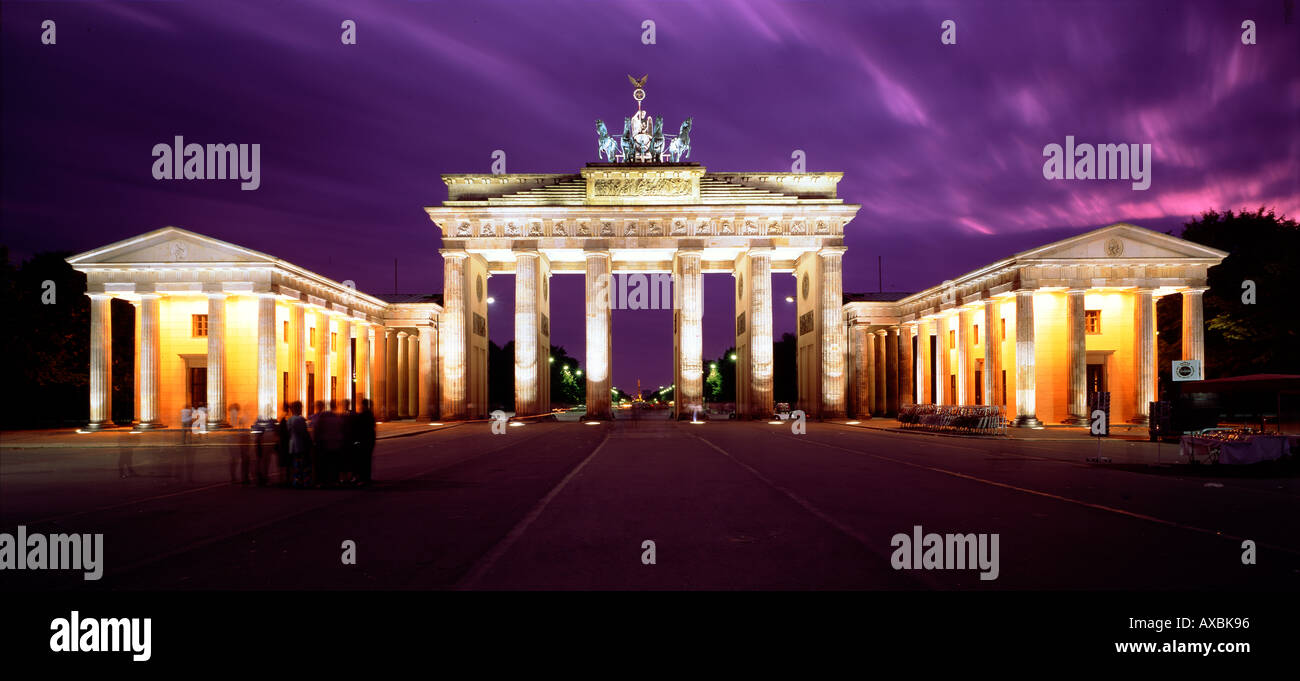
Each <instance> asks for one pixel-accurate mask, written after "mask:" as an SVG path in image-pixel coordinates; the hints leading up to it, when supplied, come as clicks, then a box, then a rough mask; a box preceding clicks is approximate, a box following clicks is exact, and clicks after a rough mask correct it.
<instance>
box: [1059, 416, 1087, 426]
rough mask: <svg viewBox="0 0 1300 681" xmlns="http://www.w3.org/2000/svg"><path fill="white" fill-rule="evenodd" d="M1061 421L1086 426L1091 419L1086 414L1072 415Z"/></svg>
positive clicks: (1071, 424)
mask: <svg viewBox="0 0 1300 681" xmlns="http://www.w3.org/2000/svg"><path fill="white" fill-rule="evenodd" d="M1061 423H1062V424H1063V425H1067V426H1086V425H1088V424H1089V421H1088V418H1087V417H1086V416H1070V417H1067V418H1066V419H1065V420H1064V421H1061Z"/></svg>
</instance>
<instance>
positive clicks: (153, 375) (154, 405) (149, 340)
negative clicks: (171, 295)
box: [135, 293, 164, 430]
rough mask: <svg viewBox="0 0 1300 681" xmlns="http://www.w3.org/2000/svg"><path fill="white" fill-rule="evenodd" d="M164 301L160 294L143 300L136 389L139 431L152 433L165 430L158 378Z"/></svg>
mask: <svg viewBox="0 0 1300 681" xmlns="http://www.w3.org/2000/svg"><path fill="white" fill-rule="evenodd" d="M161 305H162V301H161V298H160V297H159V296H158V294H156V293H146V294H144V295H142V296H140V307H139V308H138V311H139V315H140V366H139V368H140V375H139V376H138V377H136V383H135V389H136V390H138V391H139V392H140V422H139V423H138V424H136V428H138V429H140V430H148V429H152V428H163V427H164V426H163V422H162V418H161V415H160V414H159V412H158V374H159V373H160V370H159V367H160V366H161V364H162V355H161V354H159V353H160V348H159V347H158V346H159V345H160V344H161V334H162V329H161V326H162V319H161Z"/></svg>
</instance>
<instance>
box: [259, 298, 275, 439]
mask: <svg viewBox="0 0 1300 681" xmlns="http://www.w3.org/2000/svg"><path fill="white" fill-rule="evenodd" d="M275 379H276V376H275V294H273V293H259V294H258V295H257V416H258V418H260V419H274V418H275V417H276V415H277V413H278V410H277V409H276V406H275V400H276V393H277V390H276V380H275Z"/></svg>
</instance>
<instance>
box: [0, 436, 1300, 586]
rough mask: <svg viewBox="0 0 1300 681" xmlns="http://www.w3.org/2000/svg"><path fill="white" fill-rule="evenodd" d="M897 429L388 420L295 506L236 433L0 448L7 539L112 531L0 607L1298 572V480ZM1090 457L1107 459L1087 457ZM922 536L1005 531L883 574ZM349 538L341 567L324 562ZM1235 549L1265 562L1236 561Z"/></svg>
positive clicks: (1032, 441) (1143, 445) (34, 575)
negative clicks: (153, 597)
mask: <svg viewBox="0 0 1300 681" xmlns="http://www.w3.org/2000/svg"><path fill="white" fill-rule="evenodd" d="M890 424H891V422H888V421H884V420H876V421H874V422H861V423H859V424H857V425H845V424H841V423H822V422H810V423H808V428H807V433H806V434H803V435H795V434H793V433H792V432H791V429H790V427H789V425H788V424H781V425H772V424H769V423H766V422H761V421H760V422H735V421H711V422H707V423H703V424H691V423H689V422H676V421H669V420H664V419H656V418H653V415H647V416H646V417H645V418H641V419H637V420H632V419H620V420H616V421H613V422H602V423H599V424H596V425H586V424H583V423H581V422H531V423H528V424H527V425H525V426H523V427H517V428H508V429H506V433H505V434H504V435H493V434H492V432H491V428H490V426H489V425H488V424H486V423H462V424H455V425H452V424H448V425H445V426H428V425H427V424H426V425H422V426H419V427H416V426H414V425H413V424H410V423H407V424H403V423H395V424H385V425H384V426H381V428H384V429H386V430H381V433H380V435H381V437H383V436H385V435H387V436H388V437H384V438H383V439H381V440H380V442H379V445H378V448H377V451H376V459H375V476H376V479H377V482H376V484H375V485H374V486H373V487H371V488H368V489H346V490H302V491H300V490H288V489H280V488H277V487H267V488H260V487H257V486H243V485H238V484H231V479H230V471H231V466H230V462H231V459H232V456H233V457H236V458H237V456H238V451H239V446H238V444H237V443H236V442H234V441H233V440H231V439H230V438H232V437H234V436H233V434H219V435H217V436H215V438H214V439H210V440H204V441H203V442H202V444H200V445H198V446H193V445H191V446H190V447H187V448H182V447H179V446H177V445H175V444H168V443H167V442H166V441H163V440H162V439H161V438H163V437H166V436H168V435H171V434H168V433H154V434H146V435H135V436H132V435H131V434H130V433H129V432H127V431H123V432H106V433H95V434H89V435H84V436H80V435H79V436H75V438H74V436H72V435H66V436H63V437H61V438H57V439H58V440H60V441H68V440H72V441H73V442H74V444H73V445H72V446H34V445H33V444H32V442H31V440H30V438H29V439H28V441H27V443H26V444H24V443H23V441H22V438H20V437H18V438H9V437H7V435H8V434H6V437H5V438H4V440H5V444H4V448H3V449H0V527H3V528H4V531H5V532H12V531H13V530H14V528H15V526H17V525H24V526H26V528H27V531H28V532H29V533H34V532H44V533H59V532H68V533H74V532H75V533H103V534H104V552H105V568H104V575H103V578H102V579H101V580H99V581H93V582H91V581H83V580H82V579H81V575H80V573H75V572H57V571H13V572H6V574H5V575H4V579H3V581H0V589H2V590H26V589H31V588H39V589H91V590H105V589H108V590H141V589H143V590H173V589H180V590H191V589H194V590H198V589H218V590H222V589H238V590H263V589H490V590H495V589H956V590H1005V589H1157V590H1159V589H1196V590H1202V589H1247V590H1276V589H1279V588H1282V589H1294V587H1295V585H1296V583H1297V579H1298V578H1300V571H1298V570H1300V539H1298V538H1297V534H1296V533H1295V531H1294V525H1293V515H1294V510H1295V508H1296V504H1297V499H1298V497H1300V484H1297V480H1296V479H1295V478H1293V477H1284V478H1276V477H1249V476H1241V475H1234V476H1231V477H1218V476H1219V471H1217V470H1211V469H1209V468H1207V467H1204V466H1201V467H1192V466H1187V465H1181V464H1174V465H1170V463H1171V462H1173V461H1175V456H1174V455H1175V454H1176V447H1174V446H1172V445H1168V444H1166V445H1163V446H1162V448H1161V451H1162V454H1159V455H1157V453H1156V447H1157V445H1155V444H1152V443H1147V442H1141V441H1136V440H1123V439H1114V440H1107V441H1104V442H1102V443H1100V445H1099V444H1098V443H1097V442H1096V441H1095V440H1092V439H1088V438H1086V437H1082V436H1079V435H1078V434H1077V431H1057V432H1054V431H1051V430H1048V431H1034V432H1033V434H1030V435H1025V434H1023V433H1022V434H1020V435H1019V436H1014V435H1016V433H1014V432H1013V437H1010V438H970V437H939V436H933V435H924V434H917V433H899V432H896V431H891V430H888V429H887V428H888V427H889V425H890ZM882 428H885V429H882ZM131 437H136V438H142V439H140V440H138V442H139V443H140V444H136V445H131V446H129V447H127V448H123V447H121V446H119V443H120V442H123V441H125V442H131V440H130V439H129V438H131ZM76 438H80V439H76ZM223 438H225V440H223ZM75 443H84V444H75ZM44 444H46V445H49V444H55V442H54V441H53V440H48V441H46V442H45V443H44ZM100 445H104V446H100ZM1099 447H1100V452H1101V454H1102V455H1103V456H1105V457H1106V458H1107V459H1110V461H1111V463H1109V464H1097V463H1090V462H1089V461H1088V459H1089V458H1090V457H1095V456H1096V455H1097V453H1098V451H1099V449H1098V448H1099ZM1157 456H1160V457H1161V461H1160V463H1158V464H1157V463H1156V457H1157ZM125 459H129V463H130V467H131V468H132V469H133V470H134V473H135V474H134V475H132V476H130V477H126V478H123V477H121V476H120V474H119V469H120V464H123V463H124V460H125ZM915 526H921V527H922V528H924V532H926V533H929V532H935V533H939V534H945V533H962V534H965V533H976V534H997V535H998V536H999V538H1000V545H999V555H1000V568H999V574H998V576H997V579H995V580H981V579H980V578H979V573H978V571H976V570H969V569H968V570H907V569H901V570H896V569H894V567H893V565H892V563H891V554H892V553H893V551H894V547H893V546H892V545H891V538H892V537H894V536H895V535H896V534H899V533H904V534H910V533H911V532H912V531H913V528H914V527H915ZM347 540H351V541H353V542H355V544H356V554H357V561H356V564H355V565H344V564H343V563H342V561H341V560H340V556H341V555H342V553H343V552H342V550H341V548H340V547H341V546H342V544H343V542H344V541H347ZM1244 540H1252V541H1254V542H1256V544H1257V546H1258V564H1256V565H1243V564H1242V561H1241V553H1242V549H1241V544H1242V542H1243V541H1244ZM647 541H650V542H653V543H654V554H655V555H654V562H653V564H645V563H644V562H643V557H644V556H645V555H646V550H645V548H644V547H645V546H646V544H645V542H647Z"/></svg>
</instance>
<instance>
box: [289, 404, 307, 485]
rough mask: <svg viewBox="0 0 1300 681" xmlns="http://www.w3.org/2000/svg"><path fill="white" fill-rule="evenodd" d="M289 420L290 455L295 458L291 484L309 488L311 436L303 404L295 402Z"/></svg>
mask: <svg viewBox="0 0 1300 681" xmlns="http://www.w3.org/2000/svg"><path fill="white" fill-rule="evenodd" d="M291 409H292V410H293V416H292V417H290V418H289V455H290V456H291V457H292V458H293V463H292V471H291V473H290V475H291V476H292V477H291V481H290V484H291V485H292V486H294V487H299V488H301V487H307V486H309V485H310V484H311V458H312V452H311V450H312V442H311V434H310V433H308V432H307V419H305V418H303V416H302V402H294V403H293V405H292V407H291Z"/></svg>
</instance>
